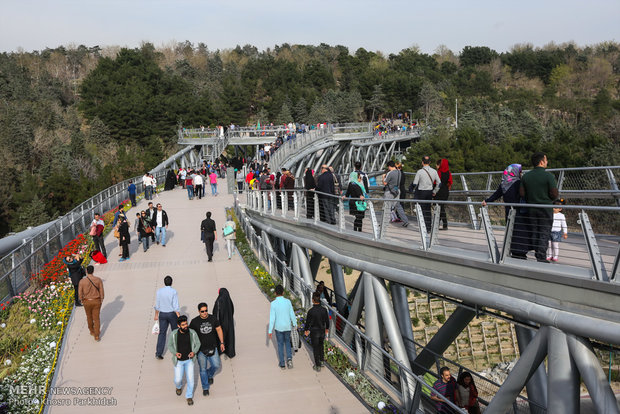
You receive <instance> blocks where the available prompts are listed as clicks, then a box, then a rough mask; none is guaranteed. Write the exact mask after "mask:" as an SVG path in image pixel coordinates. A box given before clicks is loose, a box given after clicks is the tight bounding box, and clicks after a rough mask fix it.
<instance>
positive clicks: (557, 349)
mask: <svg viewBox="0 0 620 414" xmlns="http://www.w3.org/2000/svg"><path fill="white" fill-rule="evenodd" d="M547 367H548V370H549V375H548V382H547V384H548V385H547V388H548V390H549V393H548V395H547V407H553V410H554V411H557V412H560V413H566V414H577V413H578V412H579V374H578V372H577V369H576V366H575V362H574V361H573V359H572V358H571V355H570V352H569V351H568V344H567V343H566V335H565V334H564V332H562V331H560V330H559V329H557V328H553V327H549V340H548V342H547Z"/></svg>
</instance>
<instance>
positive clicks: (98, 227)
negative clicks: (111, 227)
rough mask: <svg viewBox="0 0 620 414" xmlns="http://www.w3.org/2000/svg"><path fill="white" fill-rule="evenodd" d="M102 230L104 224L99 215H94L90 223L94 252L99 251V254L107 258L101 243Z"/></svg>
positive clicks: (102, 242) (103, 243)
mask: <svg viewBox="0 0 620 414" xmlns="http://www.w3.org/2000/svg"><path fill="white" fill-rule="evenodd" d="M104 228H105V223H104V221H103V220H102V219H101V215H100V214H99V213H95V219H94V220H93V221H92V222H91V223H90V235H91V236H92V237H93V242H94V243H95V250H99V251H100V252H101V254H103V255H104V256H105V257H106V258H107V257H108V253H107V252H106V251H105V242H104V241H103V229H104Z"/></svg>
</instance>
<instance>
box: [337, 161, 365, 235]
mask: <svg viewBox="0 0 620 414" xmlns="http://www.w3.org/2000/svg"><path fill="white" fill-rule="evenodd" d="M366 197H367V194H365V193H364V184H362V177H361V175H360V174H358V173H356V172H352V173H351V174H350V175H349V186H348V187H347V192H346V193H345V195H344V196H343V197H342V198H343V199H344V198H350V200H349V213H351V214H352V215H353V216H354V217H355V220H354V221H353V231H362V220H363V219H364V215H365V213H366V207H367V202H366V201H365V200H364V199H365V198H366Z"/></svg>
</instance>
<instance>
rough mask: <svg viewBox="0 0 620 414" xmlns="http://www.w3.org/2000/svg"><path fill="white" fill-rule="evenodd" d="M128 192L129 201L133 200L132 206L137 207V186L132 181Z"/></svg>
mask: <svg viewBox="0 0 620 414" xmlns="http://www.w3.org/2000/svg"><path fill="white" fill-rule="evenodd" d="M127 191H128V192H129V199H130V200H131V206H132V207H135V206H136V185H135V184H134V183H133V181H132V180H129V185H128V186H127Z"/></svg>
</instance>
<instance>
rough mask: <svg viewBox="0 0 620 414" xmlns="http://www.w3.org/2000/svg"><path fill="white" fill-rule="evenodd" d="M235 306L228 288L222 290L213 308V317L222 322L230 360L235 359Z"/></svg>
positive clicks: (225, 344) (226, 349) (225, 345)
mask: <svg viewBox="0 0 620 414" xmlns="http://www.w3.org/2000/svg"><path fill="white" fill-rule="evenodd" d="M234 313H235V306H234V305H233V303H232V300H230V294H228V290H227V289H226V288H221V289H220V291H219V296H218V297H217V299H216V300H215V305H214V306H213V315H215V317H216V318H217V319H218V320H219V321H220V325H221V326H222V333H223V334H224V347H225V351H224V353H225V354H226V355H227V356H228V358H234V357H235V319H234V318H233V315H234ZM218 349H219V348H218Z"/></svg>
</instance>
